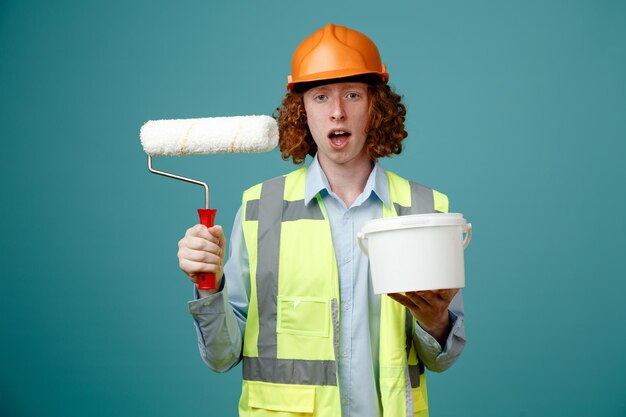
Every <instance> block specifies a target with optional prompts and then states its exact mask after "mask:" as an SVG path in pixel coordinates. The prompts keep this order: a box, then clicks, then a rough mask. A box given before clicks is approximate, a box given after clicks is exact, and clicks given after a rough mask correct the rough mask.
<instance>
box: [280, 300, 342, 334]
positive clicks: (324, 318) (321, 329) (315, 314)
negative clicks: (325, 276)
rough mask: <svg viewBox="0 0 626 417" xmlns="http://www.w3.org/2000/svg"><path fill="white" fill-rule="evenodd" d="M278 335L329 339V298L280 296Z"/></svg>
mask: <svg viewBox="0 0 626 417" xmlns="http://www.w3.org/2000/svg"><path fill="white" fill-rule="evenodd" d="M277 310H278V311H277V318H276V322H277V323H276V333H288V334H294V335H301V336H317V337H328V335H329V328H330V326H329V324H330V318H329V313H330V307H329V300H328V298H323V297H292V296H284V295H279V296H278V309H277Z"/></svg>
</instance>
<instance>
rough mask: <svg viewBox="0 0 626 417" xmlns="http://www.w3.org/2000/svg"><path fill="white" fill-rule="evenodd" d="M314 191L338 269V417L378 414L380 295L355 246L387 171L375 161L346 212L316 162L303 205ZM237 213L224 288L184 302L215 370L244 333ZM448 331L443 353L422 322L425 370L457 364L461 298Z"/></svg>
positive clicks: (244, 257)
mask: <svg viewBox="0 0 626 417" xmlns="http://www.w3.org/2000/svg"><path fill="white" fill-rule="evenodd" d="M317 194H319V195H320V196H321V198H322V200H323V204H324V206H325V207H326V211H327V213H328V218H329V221H330V225H331V231H332V238H333V245H334V248H335V256H336V259H337V266H338V272H339V289H340V303H341V304H340V308H341V322H340V333H339V338H340V348H339V358H338V359H339V375H338V376H339V387H340V393H341V408H342V416H343V417H357V416H358V417H379V416H380V415H381V414H382V411H381V404H380V389H379V386H378V363H379V361H378V345H379V335H380V329H379V327H380V326H379V325H380V295H376V294H374V292H373V289H372V284H371V282H370V281H371V277H370V273H369V263H368V259H367V257H366V256H365V255H364V254H363V253H362V252H361V250H360V249H359V247H358V244H357V240H356V234H357V233H358V232H359V231H360V230H361V228H362V227H363V225H364V224H365V222H366V221H367V220H370V219H375V218H380V217H382V204H385V205H387V206H388V205H389V204H390V199H389V187H388V181H387V174H386V173H385V171H384V170H383V169H382V167H381V166H380V165H379V164H378V163H376V164H375V165H374V168H373V170H372V172H371V173H370V175H369V177H368V180H367V183H366V185H365V188H364V189H363V192H362V193H361V194H360V195H359V196H358V197H357V199H356V200H355V201H354V203H353V204H352V206H351V207H347V206H346V205H345V203H344V202H343V200H341V198H339V197H338V196H337V195H336V194H335V193H333V192H332V190H331V188H330V185H329V183H328V179H327V178H326V175H325V174H324V172H323V170H322V169H321V167H320V165H319V163H318V161H317V157H316V158H314V160H313V161H312V163H311V165H310V166H309V169H308V171H307V174H306V188H305V203H306V204H308V203H309V202H310V201H311V200H312V199H313V198H315V196H316V195H317ZM240 215H241V210H239V211H238V213H237V215H236V217H235V222H234V225H233V233H232V236H231V245H230V250H231V252H230V256H229V259H228V261H227V262H226V265H225V266H224V276H225V277H227V278H225V279H224V282H225V285H224V288H223V290H222V291H220V292H218V293H217V294H214V295H211V296H208V297H205V298H202V299H197V298H198V296H197V293H196V300H194V301H191V302H189V310H190V312H191V314H192V316H193V317H194V319H195V324H196V329H197V333H198V346H199V349H200V354H201V356H202V358H203V360H204V361H205V363H206V364H207V365H208V366H209V367H210V368H211V369H214V370H216V371H218V372H223V371H226V370H228V369H230V368H232V367H233V366H235V365H236V364H237V363H238V362H239V361H240V358H241V352H242V341H243V330H244V327H245V321H246V317H247V313H248V302H249V298H250V274H249V269H248V253H247V250H246V247H245V244H244V240H243V231H242V227H241V218H240ZM449 310H450V319H451V321H452V326H451V328H452V330H451V331H450V334H449V336H448V339H447V340H446V344H445V346H444V349H442V347H441V346H440V345H439V343H438V342H437V341H436V340H435V339H434V338H433V337H432V336H431V335H430V334H428V333H427V332H425V331H424V330H423V329H422V328H421V327H420V326H419V325H418V326H416V334H415V335H414V341H415V343H416V346H417V350H418V355H419V356H420V359H421V360H422V361H423V363H424V365H425V366H426V367H427V368H428V369H430V370H433V371H436V372H441V371H443V370H445V369H447V368H448V367H450V366H451V365H452V363H454V361H455V360H456V359H457V357H458V356H459V355H460V353H461V351H462V350H463V347H464V345H465V331H464V326H463V317H464V316H463V301H462V296H461V293H460V292H459V293H458V294H457V296H456V297H455V298H454V299H453V301H452V303H451V305H450V308H449Z"/></svg>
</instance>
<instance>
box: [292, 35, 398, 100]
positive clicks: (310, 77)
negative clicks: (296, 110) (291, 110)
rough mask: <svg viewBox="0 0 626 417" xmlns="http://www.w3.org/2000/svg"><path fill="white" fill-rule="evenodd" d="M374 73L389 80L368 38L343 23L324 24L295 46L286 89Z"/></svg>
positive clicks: (385, 69)
mask: <svg viewBox="0 0 626 417" xmlns="http://www.w3.org/2000/svg"><path fill="white" fill-rule="evenodd" d="M363 74H376V75H378V76H380V78H381V79H382V80H383V82H385V83H386V82H387V81H388V80H389V74H388V73H387V67H385V64H383V63H382V62H381V59H380V54H379V53H378V48H376V45H375V44H374V42H372V40H371V39H370V38H368V37H367V36H365V35H364V34H362V33H361V32H357V31H356V30H353V29H350V28H347V27H345V26H336V25H333V24H330V23H329V24H328V25H326V26H324V27H323V28H321V29H318V30H316V31H315V32H314V33H313V34H312V35H311V36H309V37H308V38H306V39H305V40H303V41H302V43H300V45H298V47H297V48H296V51H295V52H294V54H293V58H292V60H291V75H290V76H289V77H287V90H289V91H291V90H292V89H293V87H294V85H295V84H298V83H303V82H310V81H322V80H331V79H335V78H344V77H351V76H354V75H363Z"/></svg>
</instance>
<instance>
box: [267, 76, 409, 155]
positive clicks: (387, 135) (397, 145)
mask: <svg viewBox="0 0 626 417" xmlns="http://www.w3.org/2000/svg"><path fill="white" fill-rule="evenodd" d="M367 95H368V99H369V108H368V112H369V119H368V122H367V126H366V128H365V133H366V134H367V139H366V141H365V147H366V150H367V154H368V155H369V157H370V158H371V159H372V160H377V159H378V158H381V157H385V156H388V155H391V154H396V155H398V154H400V152H402V141H403V140H404V139H405V138H406V137H407V136H408V133H407V132H406V130H404V118H405V115H406V107H405V106H404V104H403V103H402V97H401V96H400V95H398V94H396V93H395V92H394V91H393V90H392V89H391V88H390V87H389V86H388V85H387V84H383V83H382V82H374V83H368V89H367ZM303 96H304V92H303V91H302V90H294V91H291V92H288V93H287V95H285V98H284V99H283V102H282V104H281V106H280V108H278V109H277V110H278V117H277V119H278V130H279V140H278V146H279V148H280V152H281V156H282V158H283V159H284V160H288V159H289V158H291V159H292V160H293V163H294V164H296V165H301V164H302V163H303V162H304V160H305V159H306V156H307V155H311V156H314V155H315V153H316V152H317V145H316V144H315V141H314V140H313V137H312V136H311V131H310V130H309V126H308V124H307V118H306V111H305V109H304V101H303Z"/></svg>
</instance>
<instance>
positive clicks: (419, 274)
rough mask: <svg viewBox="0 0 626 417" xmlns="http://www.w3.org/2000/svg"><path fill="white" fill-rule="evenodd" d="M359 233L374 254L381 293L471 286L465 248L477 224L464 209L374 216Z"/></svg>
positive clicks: (363, 244) (376, 288) (368, 251)
mask: <svg viewBox="0 0 626 417" xmlns="http://www.w3.org/2000/svg"><path fill="white" fill-rule="evenodd" d="M464 235H465V236H464ZM357 237H358V241H359V246H360V247H361V249H362V250H363V252H365V254H366V255H368V256H369V261H370V267H371V273H372V284H373V286H374V292H375V293H376V294H388V293H394V292H407V291H422V290H438V289H447V288H463V287H465V265H464V257H463V251H464V249H465V248H466V247H467V245H469V242H470V240H471V238H472V225H471V224H470V223H467V221H466V220H465V219H464V218H463V215H462V214H459V213H432V214H415V215H411V216H400V217H388V218H383V219H376V220H369V221H367V222H365V225H364V226H363V229H362V230H361V232H360V233H359V234H358V235H357Z"/></svg>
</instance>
